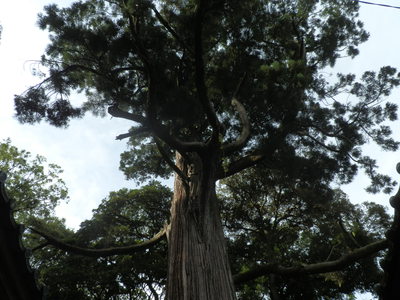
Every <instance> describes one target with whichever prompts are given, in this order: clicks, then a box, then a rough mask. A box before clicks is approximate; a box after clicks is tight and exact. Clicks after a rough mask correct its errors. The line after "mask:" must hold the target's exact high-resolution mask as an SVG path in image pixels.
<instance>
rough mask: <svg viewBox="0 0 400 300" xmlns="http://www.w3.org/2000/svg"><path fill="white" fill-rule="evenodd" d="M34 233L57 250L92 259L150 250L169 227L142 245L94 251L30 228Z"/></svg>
mask: <svg viewBox="0 0 400 300" xmlns="http://www.w3.org/2000/svg"><path fill="white" fill-rule="evenodd" d="M29 229H30V230H31V231H32V232H34V233H36V234H38V235H40V236H42V237H43V238H45V239H46V240H47V242H48V243H49V244H50V245H52V246H54V247H55V248H58V249H61V250H64V251H67V252H71V253H75V254H79V255H83V256H90V257H106V256H112V255H123V254H132V253H135V252H138V251H142V250H145V249H148V248H150V247H152V246H154V245H155V244H157V243H158V242H160V241H161V240H162V239H163V237H164V236H165V234H166V229H167V227H166V226H165V227H164V228H163V229H161V230H160V231H159V232H158V233H157V234H156V235H155V236H154V237H152V238H151V239H149V240H147V241H144V242H142V243H140V244H135V245H129V246H124V247H110V248H104V249H92V248H82V247H79V246H75V245H71V244H68V243H65V242H63V241H61V240H59V239H57V238H55V237H52V236H51V235H49V234H47V233H45V232H43V231H41V230H39V229H37V228H32V227H30V228H29Z"/></svg>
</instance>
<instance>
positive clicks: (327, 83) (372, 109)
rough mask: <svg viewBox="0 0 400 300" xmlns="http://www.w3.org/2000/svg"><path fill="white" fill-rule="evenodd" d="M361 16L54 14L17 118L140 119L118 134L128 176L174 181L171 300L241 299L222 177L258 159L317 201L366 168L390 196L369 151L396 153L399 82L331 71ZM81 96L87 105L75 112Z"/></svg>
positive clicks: (239, 11)
mask: <svg viewBox="0 0 400 300" xmlns="http://www.w3.org/2000/svg"><path fill="white" fill-rule="evenodd" d="M357 16H358V3H357V2H356V1H351V0H341V1H312V0H297V1H295V0H291V1H289V0H287V1H275V0H271V1H261V0H260V1H219V0H209V1H207V0H198V1H158V2H153V1H148V0H137V1H128V0H126V1H125V0H117V1H104V0H87V1H80V2H76V3H74V4H73V5H71V7H69V8H64V9H59V8H58V7H57V6H56V5H49V6H47V7H46V8H45V13H44V14H43V15H41V16H40V18H39V24H40V26H41V27H42V28H43V29H47V30H49V31H50V34H51V43H50V45H49V46H48V48H47V50H46V54H45V55H44V56H43V58H42V63H43V65H44V66H46V67H47V68H48V72H47V71H46V73H45V74H43V76H45V79H44V80H43V81H42V82H41V83H40V84H38V85H36V86H34V87H32V88H30V89H29V90H28V91H27V92H26V93H24V94H22V95H20V96H17V97H16V98H15V108H16V112H17V116H18V118H19V120H20V121H21V122H28V123H34V122H37V121H39V120H41V119H45V120H47V121H49V122H50V123H51V124H53V125H55V126H66V125H67V124H68V120H69V119H70V118H73V117H81V116H83V114H84V113H85V112H88V111H92V112H93V113H95V114H103V115H104V114H105V112H106V111H108V113H110V114H111V115H112V116H114V117H121V118H125V119H128V120H131V121H133V124H132V125H133V127H132V128H131V129H130V130H129V132H128V133H126V134H121V135H120V136H119V137H118V138H120V139H122V138H127V137H129V138H130V145H132V148H133V149H132V153H131V155H130V156H126V155H125V157H123V161H122V168H123V169H131V170H135V169H136V170H137V169H139V167H138V166H145V169H144V170H146V171H145V172H143V171H142V172H138V173H136V174H135V175H133V176H132V177H133V178H136V179H138V180H143V179H145V178H146V177H147V176H168V173H169V172H167V171H166V170H167V169H166V167H167V166H168V167H170V171H174V172H175V173H176V174H177V176H176V180H175V187H174V197H173V200H172V205H171V218H170V224H169V228H168V233H167V235H168V237H169V239H168V247H169V251H168V255H169V266H168V284H167V298H168V299H234V298H235V293H234V288H233V281H232V277H231V272H230V267H229V263H228V259H227V256H226V250H225V245H224V244H225V242H224V236H223V229H222V226H221V222H220V213H219V211H218V207H219V206H220V205H219V204H218V201H217V198H216V195H215V183H216V181H217V180H220V179H223V178H227V177H229V176H232V175H234V174H237V173H239V172H241V171H243V170H245V169H247V168H249V167H252V166H254V165H256V164H257V163H261V162H262V163H263V166H264V168H266V169H269V170H271V171H272V170H280V171H281V172H283V173H284V174H288V176H289V178H291V179H292V182H294V183H295V184H297V185H299V186H300V187H303V186H305V187H307V188H309V189H310V190H312V189H313V188H315V191H314V193H317V192H318V193H319V194H318V195H319V196H320V197H318V198H317V197H314V199H316V200H315V201H319V202H321V203H327V202H326V201H327V199H329V198H327V199H324V198H325V197H328V196H329V195H330V194H331V192H332V191H331V188H330V185H329V184H330V183H333V182H336V183H338V184H343V183H349V182H351V181H352V180H353V178H354V176H355V175H356V174H357V172H358V170H359V168H363V169H364V170H365V172H366V174H367V175H368V176H369V177H370V178H371V185H370V187H369V188H368V189H369V191H371V192H378V191H381V190H384V191H386V192H389V191H390V190H391V188H392V187H393V185H394V182H393V181H392V180H391V179H390V178H389V177H388V176H385V175H382V174H378V173H377V172H376V161H375V160H374V159H372V158H370V157H368V156H365V155H364V154H363V152H362V146H363V145H364V144H365V143H366V142H368V141H371V140H372V141H374V142H375V143H376V144H378V145H379V146H381V147H382V149H383V150H396V149H397V148H398V143H397V142H396V141H394V140H393V139H392V138H391V130H390V128H389V127H388V126H387V125H386V123H384V122H385V121H388V120H389V121H394V120H396V119H397V114H396V111H397V105H395V104H391V103H389V102H383V98H384V97H386V96H388V95H389V94H390V92H391V90H392V88H393V87H395V86H397V85H398V84H399V76H398V75H397V72H396V70H395V69H394V68H391V67H383V68H382V69H381V70H380V71H379V72H378V73H376V72H371V71H368V72H365V73H364V75H362V76H361V78H360V79H357V78H356V77H355V76H354V75H352V74H338V78H337V81H336V82H334V83H332V78H325V77H324V73H323V70H324V68H326V67H327V66H334V65H335V62H336V60H337V59H338V58H339V57H340V56H341V55H342V54H347V55H348V56H351V57H354V56H355V55H357V54H358V50H357V46H358V45H359V44H360V43H361V42H364V41H365V40H366V39H367V37H368V35H367V33H366V32H365V31H364V30H363V27H362V23H361V22H360V21H358V20H357ZM72 91H81V92H85V94H86V96H87V97H86V100H84V101H83V102H82V103H81V105H80V106H78V107H74V106H72V104H71V103H70V102H69V95H70V94H71V92H72ZM341 95H346V96H348V97H340V96H341ZM347 99H348V100H347ZM174 155H175V162H174V161H173V160H174V159H173V157H174ZM161 158H162V159H161ZM321 191H322V192H323V193H322V194H320V192H321ZM374 245H375V246H374V247H378V246H376V244H374ZM379 245H380V246H382V245H381V244H379ZM378 248H379V247H378ZM367 249H370V248H367ZM374 249H375V248H374ZM375 250H376V249H375ZM356 253H359V252H356Z"/></svg>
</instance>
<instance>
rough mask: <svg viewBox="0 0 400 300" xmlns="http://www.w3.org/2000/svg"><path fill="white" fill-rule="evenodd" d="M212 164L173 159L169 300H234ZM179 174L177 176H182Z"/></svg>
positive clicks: (205, 160) (196, 158)
mask: <svg viewBox="0 0 400 300" xmlns="http://www.w3.org/2000/svg"><path fill="white" fill-rule="evenodd" d="M214 162H215V160H214V158H213V157H203V158H201V157H200V156H199V155H197V154H190V157H185V158H183V157H182V156H181V155H180V154H177V155H176V165H177V167H178V168H179V169H180V170H181V171H182V174H184V175H185V176H186V177H187V178H186V179H183V178H182V177H181V176H180V175H176V178H175V186H174V197H173V200H172V206H171V223H170V224H171V227H170V232H169V237H168V239H169V240H168V247H169V249H168V250H169V251H168V252H169V253H168V259H169V263H168V284H167V299H168V300H213V299H215V300H233V299H235V298H236V297H235V291H234V286H233V280H232V274H231V271H230V266H229V261H228V257H227V253H226V248H225V239H224V234H223V230H222V225H221V219H220V214H219V210H218V204H217V201H216V200H217V199H216V194H215V165H216V164H215V163H214ZM182 174H181V175H182Z"/></svg>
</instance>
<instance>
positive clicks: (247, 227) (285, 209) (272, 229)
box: [220, 165, 390, 299]
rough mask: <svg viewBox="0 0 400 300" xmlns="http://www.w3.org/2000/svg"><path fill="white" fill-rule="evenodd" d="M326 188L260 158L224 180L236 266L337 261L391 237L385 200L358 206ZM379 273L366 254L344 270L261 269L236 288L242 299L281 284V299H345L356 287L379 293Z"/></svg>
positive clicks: (224, 212)
mask: <svg viewBox="0 0 400 300" xmlns="http://www.w3.org/2000/svg"><path fill="white" fill-rule="evenodd" d="M327 188H328V187H326V186H325V187H324V186H319V187H315V186H314V187H309V186H306V185H304V184H302V183H301V182H300V181H298V180H296V179H295V178H290V176H288V174H285V173H283V172H281V171H279V170H276V171H274V172H271V171H269V170H267V169H265V168H263V166H262V165H261V166H260V167H257V168H254V169H249V170H247V171H246V172H243V173H241V174H240V175H236V176H234V177H231V178H229V179H227V180H225V181H224V182H223V184H222V186H221V193H220V197H221V199H222V202H221V203H222V207H221V213H222V216H223V222H224V227H225V232H226V236H227V237H228V241H229V243H228V246H229V256H230V258H231V262H232V264H231V266H232V268H233V273H234V274H235V273H239V272H243V271H246V270H251V269H252V268H253V267H255V266H257V265H262V264H277V265H283V266H285V265H286V266H295V265H301V264H313V263H318V262H324V261H328V260H335V259H338V258H339V257H340V256H342V255H343V254H345V253H348V252H349V251H352V250H353V249H356V248H358V247H361V246H364V245H367V244H369V243H371V242H374V241H377V240H381V239H384V238H385V232H386V230H387V228H389V225H390V217H389V215H388V214H387V212H386V210H385V208H384V207H383V206H381V205H378V204H375V203H363V204H362V205H354V204H351V202H350V201H349V200H348V198H347V196H346V195H345V194H344V193H343V192H342V191H340V190H334V191H333V193H331V192H327V191H328V190H327ZM315 191H319V192H318V193H315ZM381 276H382V274H381V269H380V268H379V266H378V264H377V261H376V259H375V258H365V259H362V260H360V261H359V262H358V263H357V264H354V265H352V266H350V267H347V268H344V269H343V270H341V271H339V272H332V273H327V274H321V275H310V276H301V277H299V276H297V277H290V276H279V275H275V276H273V278H272V277H271V276H263V277H260V278H259V279H258V280H256V281H254V282H251V283H247V284H244V285H242V286H240V287H238V293H239V295H240V297H239V298H240V299H264V297H266V295H269V294H270V292H271V290H272V289H275V290H276V291H277V293H279V294H280V296H281V297H282V298H283V299H345V296H346V295H350V294H354V293H355V292H356V291H361V292H366V291H368V292H371V293H373V294H375V293H376V284H377V283H379V282H380V280H381V278H382V277H381ZM261 282H263V284H260V283H261Z"/></svg>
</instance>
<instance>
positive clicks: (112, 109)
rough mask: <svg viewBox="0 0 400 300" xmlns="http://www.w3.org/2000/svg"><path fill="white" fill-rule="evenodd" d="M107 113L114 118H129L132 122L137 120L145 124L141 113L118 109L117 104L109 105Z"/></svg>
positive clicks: (145, 121)
mask: <svg viewBox="0 0 400 300" xmlns="http://www.w3.org/2000/svg"><path fill="white" fill-rule="evenodd" d="M108 113H109V114H110V115H112V116H113V117H115V118H122V119H127V120H131V121H133V122H137V123H140V124H142V125H145V124H146V123H147V120H146V118H145V117H143V116H141V115H135V114H131V113H129V112H127V111H124V110H122V109H120V108H119V107H118V105H117V104H115V105H111V106H109V107H108Z"/></svg>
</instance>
